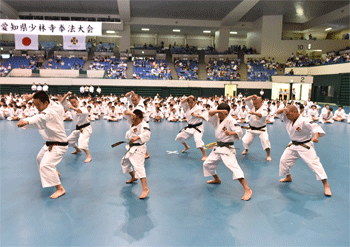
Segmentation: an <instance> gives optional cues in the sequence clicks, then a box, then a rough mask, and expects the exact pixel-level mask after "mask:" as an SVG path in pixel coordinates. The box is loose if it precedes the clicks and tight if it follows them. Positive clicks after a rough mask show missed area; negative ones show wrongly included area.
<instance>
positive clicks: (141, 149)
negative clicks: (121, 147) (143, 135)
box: [121, 144, 147, 178]
mask: <svg viewBox="0 0 350 247" xmlns="http://www.w3.org/2000/svg"><path fill="white" fill-rule="evenodd" d="M127 147H128V146H127ZM146 150H147V147H146V145H145V144H144V145H141V146H134V147H132V148H131V149H130V151H129V152H127V153H126V155H125V157H123V159H122V161H121V165H122V169H123V173H130V172H132V171H133V167H134V170H135V178H145V177H146V169H145V155H146ZM123 160H124V162H123Z"/></svg>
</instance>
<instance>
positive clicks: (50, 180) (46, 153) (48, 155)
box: [23, 101, 68, 188]
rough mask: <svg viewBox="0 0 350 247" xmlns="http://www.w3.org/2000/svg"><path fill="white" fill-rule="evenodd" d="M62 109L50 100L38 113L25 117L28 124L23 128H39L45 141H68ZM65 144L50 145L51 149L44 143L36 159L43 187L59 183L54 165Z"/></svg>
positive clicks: (61, 154) (62, 152)
mask: <svg viewBox="0 0 350 247" xmlns="http://www.w3.org/2000/svg"><path fill="white" fill-rule="evenodd" d="M63 115H64V110H63V107H62V106H61V104H58V103H55V102H53V101H51V102H50V105H49V106H48V107H47V108H46V109H45V110H43V111H42V112H41V113H40V114H38V115H35V116H33V117H30V118H25V119H24V121H28V122H29V124H28V125H26V126H24V127H23V128H24V129H26V128H34V129H39V133H40V134H41V136H42V137H43V139H44V140H45V141H50V142H68V140H67V135H66V132H65V131H64V124H63ZM67 149H68V145H67V146H52V150H51V151H50V150H49V147H48V146H46V145H44V146H43V147H42V148H41V150H40V152H39V154H38V156H37V158H36V160H37V164H38V168H39V173H40V178H41V183H42V186H43V188H45V187H52V186H56V185H59V184H61V181H60V178H59V177H58V173H57V170H56V166H57V165H58V164H59V163H60V162H61V160H62V158H63V155H64V154H65V153H66V152H67Z"/></svg>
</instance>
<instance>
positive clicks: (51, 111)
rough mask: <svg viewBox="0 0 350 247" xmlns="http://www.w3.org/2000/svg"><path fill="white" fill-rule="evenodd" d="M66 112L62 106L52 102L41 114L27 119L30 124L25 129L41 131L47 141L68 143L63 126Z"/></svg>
mask: <svg viewBox="0 0 350 247" xmlns="http://www.w3.org/2000/svg"><path fill="white" fill-rule="evenodd" d="M63 116H64V110H63V107H62V105H61V104H59V103H55V102H53V101H51V102H50V105H49V106H48V107H47V108H46V109H45V110H43V111H42V112H41V113H40V114H38V115H35V116H33V117H30V118H25V119H24V120H25V121H28V122H29V124H28V125H26V126H24V127H23V128H24V129H26V128H34V129H39V133H40V135H41V136H42V137H43V139H44V140H45V141H50V142H67V141H68V140H67V135H66V132H65V130H64V124H63Z"/></svg>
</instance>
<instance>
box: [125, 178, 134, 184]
mask: <svg viewBox="0 0 350 247" xmlns="http://www.w3.org/2000/svg"><path fill="white" fill-rule="evenodd" d="M136 181H137V178H131V179H130V180H128V181H126V182H125V183H127V184H132V183H133V182H136Z"/></svg>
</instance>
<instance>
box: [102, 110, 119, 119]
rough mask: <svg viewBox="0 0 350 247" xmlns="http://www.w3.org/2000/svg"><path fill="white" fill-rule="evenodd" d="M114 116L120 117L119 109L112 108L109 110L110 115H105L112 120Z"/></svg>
mask: <svg viewBox="0 0 350 247" xmlns="http://www.w3.org/2000/svg"><path fill="white" fill-rule="evenodd" d="M112 118H113V119H118V118H119V114H118V113H117V111H116V110H115V109H114V111H112V110H110V111H109V112H108V116H106V117H105V119H107V120H111V119H112ZM118 120H119V119H118Z"/></svg>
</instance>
